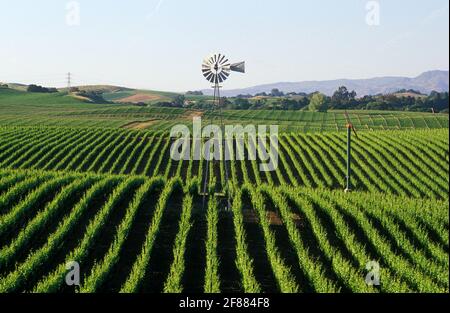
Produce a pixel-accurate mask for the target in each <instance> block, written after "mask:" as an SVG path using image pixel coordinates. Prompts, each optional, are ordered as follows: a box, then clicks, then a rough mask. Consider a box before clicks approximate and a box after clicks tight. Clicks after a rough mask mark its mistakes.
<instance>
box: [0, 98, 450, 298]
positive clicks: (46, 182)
mask: <svg viewBox="0 0 450 313" xmlns="http://www.w3.org/2000/svg"><path fill="white" fill-rule="evenodd" d="M349 113H350V117H351V119H352V122H353V123H354V124H355V126H356V128H357V130H358V133H359V136H358V138H357V139H354V141H353V154H352V155H353V160H354V161H353V177H352V178H353V185H354V186H353V187H354V188H353V191H352V192H351V193H345V192H344V191H343V189H344V181H345V172H346V167H345V160H346V133H345V131H344V126H345V123H346V121H345V119H344V115H343V113H342V112H339V111H332V112H328V113H314V112H308V111H225V112H224V116H225V123H230V124H244V125H246V124H250V123H255V124H267V125H270V124H278V125H280V130H281V134H280V136H279V149H278V155H279V166H278V168H277V170H276V171H273V172H261V171H260V170H259V168H258V166H259V160H258V159H256V160H243V161H238V160H233V161H228V162H226V163H223V162H212V163H209V166H210V169H209V179H210V182H211V183H210V188H209V191H208V193H209V196H208V197H206V198H205V199H206V200H207V202H206V205H203V196H202V195H201V190H202V178H203V175H204V174H203V173H204V170H205V167H206V164H207V163H206V162H205V161H194V160H189V161H174V160H172V158H171V157H170V146H171V143H172V142H173V141H172V139H170V138H169V137H168V130H170V128H171V127H172V126H173V125H175V124H177V123H191V122H192V117H193V116H194V115H196V116H199V115H203V120H204V122H203V123H204V125H206V124H207V123H209V122H215V123H218V121H219V116H218V115H217V113H214V112H198V111H189V110H185V109H175V108H173V109H171V108H153V107H137V106H132V105H121V104H93V103H85V102H83V101H81V100H79V99H74V98H73V97H70V96H67V95H66V94H64V93H57V94H28V93H24V92H19V91H11V90H2V89H0V292H60V293H73V292H83V293H84V292H86V293H91V292H126V293H128V292H139V293H160V292H169V293H172V292H173V293H178V292H193V293H202V292H207V293H209V292H248V293H258V292H275V293H277V292H283V293H298V292H307V293H308V292H344V293H345V292H364V293H365V292H369V293H371V292H373V293H392V292H433V293H448V292H449V214H448V212H449V204H448V201H449V193H448V188H449V130H448V115H437V114H436V115H435V114H426V113H409V112H380V111H377V112H366V111H351V112H349ZM140 121H142V122H144V121H146V122H148V121H152V122H151V123H149V124H148V125H147V124H146V125H147V126H146V127H143V129H129V128H130V125H131V126H133V125H134V126H135V125H140V123H139V122H140ZM131 128H133V127H131ZM249 140H250V139H248V138H247V139H246V141H245V152H248V147H249V145H250V144H252V142H249ZM226 169H227V170H228V172H229V173H230V177H229V180H228V181H226V176H225V173H226V171H225V170H226ZM227 183H228V187H229V191H230V200H231V204H232V208H231V210H229V211H227V210H224V208H225V207H226V200H227V199H226V198H225V197H224V196H223V194H222V192H223V191H224V189H225V186H226V185H227ZM73 261H76V262H78V263H79V265H80V270H81V272H80V279H81V284H80V286H69V285H67V284H66V282H65V277H66V274H67V269H66V265H67V264H68V263H70V262H73ZM370 262H377V263H378V264H379V266H380V272H379V274H380V278H381V284H380V285H377V286H371V285H368V284H367V282H366V280H365V278H366V275H367V274H368V271H367V269H366V266H367V264H368V263H369V264H370Z"/></svg>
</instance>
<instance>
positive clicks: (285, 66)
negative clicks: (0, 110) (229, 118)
mask: <svg viewBox="0 0 450 313" xmlns="http://www.w3.org/2000/svg"><path fill="white" fill-rule="evenodd" d="M68 2H69V1H65V0H40V1H36V0H8V1H6V0H0V8H1V9H0V29H1V34H2V35H1V40H0V81H8V82H11V81H14V82H24V83H32V82H36V83H40V84H44V85H51V86H58V87H59V86H63V85H64V82H65V73H66V72H68V71H71V72H73V75H74V83H75V84H94V83H103V84H120V85H125V86H130V87H138V88H146V89H157V90H173V91H185V90H189V89H203V88H208V87H209V84H208V82H207V81H206V80H204V79H203V77H202V76H201V72H200V65H201V61H202V59H203V57H205V56H206V55H208V54H209V53H211V52H214V51H219V52H223V53H225V54H226V55H227V56H228V57H229V58H230V59H231V60H232V61H241V60H245V61H246V62H247V71H248V72H247V74H245V75H242V74H234V75H232V76H231V77H230V79H229V80H228V81H227V82H226V84H225V87H226V88H227V89H231V88H240V87H247V86H252V85H257V84H262V83H272V82H279V81H302V80H327V79H336V78H368V77H374V76H385V75H395V76H417V75H418V74H420V73H421V72H423V71H427V70H433V69H445V70H447V69H448V67H449V64H448V62H449V61H448V59H449V39H448V37H449V7H448V0H427V1H425V0H379V3H380V9H381V11H380V25H379V26H368V25H367V24H366V14H367V11H366V4H367V2H368V1H366V0H342V1H337V0H314V1H313V0H308V1H306V0H277V1H274V0H271V1H269V0H227V1H213V0H189V1H187V0H162V1H161V0H128V1H112V0H79V1H78V2H79V3H80V9H81V11H80V13H81V15H80V17H81V20H80V22H81V23H80V25H79V26H67V25H66V14H67V11H66V4H67V3H68Z"/></svg>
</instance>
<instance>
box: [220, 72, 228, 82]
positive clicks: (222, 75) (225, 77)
mask: <svg viewBox="0 0 450 313" xmlns="http://www.w3.org/2000/svg"><path fill="white" fill-rule="evenodd" d="M219 78H220V82H221V83H222V82H224V81H225V80H226V79H227V78H228V77H227V76H226V75H225V74H224V72H221V73H220V74H219Z"/></svg>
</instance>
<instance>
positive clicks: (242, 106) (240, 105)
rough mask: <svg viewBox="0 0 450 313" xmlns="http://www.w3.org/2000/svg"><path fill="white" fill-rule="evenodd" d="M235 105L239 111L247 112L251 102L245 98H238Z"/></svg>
mask: <svg viewBox="0 0 450 313" xmlns="http://www.w3.org/2000/svg"><path fill="white" fill-rule="evenodd" d="M234 105H235V106H236V109H238V110H247V109H248V108H249V107H250V101H248V99H245V98H236V99H235V100H234Z"/></svg>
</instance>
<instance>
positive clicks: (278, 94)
mask: <svg viewBox="0 0 450 313" xmlns="http://www.w3.org/2000/svg"><path fill="white" fill-rule="evenodd" d="M270 95H271V96H272V97H283V96H284V93H283V92H282V91H280V90H279V89H278V88H274V89H272V91H271V92H270Z"/></svg>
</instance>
